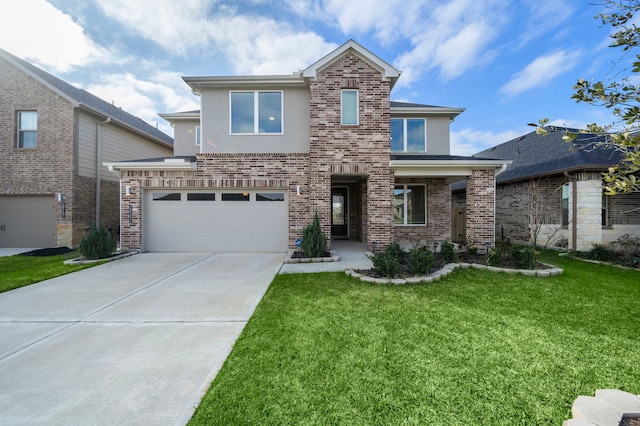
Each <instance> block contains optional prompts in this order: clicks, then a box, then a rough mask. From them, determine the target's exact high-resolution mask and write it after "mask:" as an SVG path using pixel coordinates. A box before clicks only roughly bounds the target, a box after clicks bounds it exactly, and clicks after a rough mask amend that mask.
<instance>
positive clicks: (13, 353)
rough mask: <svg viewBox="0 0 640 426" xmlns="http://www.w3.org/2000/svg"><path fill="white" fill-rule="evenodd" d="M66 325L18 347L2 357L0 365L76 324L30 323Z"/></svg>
mask: <svg viewBox="0 0 640 426" xmlns="http://www.w3.org/2000/svg"><path fill="white" fill-rule="evenodd" d="M52 323H53V324H67V326H66V327H61V328H57V329H55V330H53V331H52V332H51V333H49V334H47V335H44V336H39V337H38V338H37V339H33V340H31V341H29V342H27V343H25V344H24V345H23V346H20V347H19V348H16V349H15V350H14V351H13V352H10V353H8V354H6V355H4V356H2V358H0V363H2V362H4V361H6V360H8V359H10V358H13V357H14V356H16V355H17V354H19V353H20V352H23V351H25V350H27V349H29V348H31V347H32V346H35V345H37V344H39V343H41V342H43V341H45V340H48V339H50V338H52V337H53V336H56V335H58V334H60V333H62V332H63V331H65V330H68V329H69V328H71V327H73V326H74V325H75V324H76V323H75V322H60V323H57V322H48V323H41V322H37V323H31V324H52Z"/></svg>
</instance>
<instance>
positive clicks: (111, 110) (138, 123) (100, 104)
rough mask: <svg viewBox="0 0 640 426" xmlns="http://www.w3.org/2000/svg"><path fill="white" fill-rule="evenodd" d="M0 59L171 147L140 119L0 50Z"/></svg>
mask: <svg viewBox="0 0 640 426" xmlns="http://www.w3.org/2000/svg"><path fill="white" fill-rule="evenodd" d="M0 57H4V58H6V59H8V60H9V61H11V62H13V63H14V64H15V63H17V64H18V65H19V66H21V67H22V68H24V69H26V70H27V71H28V72H30V73H32V74H34V75H36V76H37V77H38V78H40V79H42V80H44V81H45V82H46V83H48V84H49V85H51V86H53V87H54V88H55V89H56V90H58V91H59V92H61V93H63V94H64V95H66V96H67V97H69V98H71V99H73V100H74V101H76V102H78V103H79V104H82V105H86V106H87V107H89V108H91V109H94V110H96V111H98V112H100V113H102V114H104V115H106V116H107V117H111V118H112V119H113V120H115V121H118V122H120V123H122V124H124V125H126V126H128V127H131V128H133V129H135V130H137V131H139V132H142V133H146V134H147V135H149V136H151V137H152V138H154V139H157V140H159V141H162V142H164V143H166V144H169V145H173V138H172V137H171V136H169V135H167V134H166V133H164V132H161V131H160V130H158V129H156V128H155V127H154V126H152V125H150V124H149V123H147V122H145V121H144V120H142V119H141V118H138V117H135V116H133V115H131V114H129V113H128V112H126V111H124V110H122V109H120V108H118V107H116V106H115V105H112V104H110V103H108V102H105V101H104V100H102V99H100V98H98V97H97V96H95V95H92V94H91V93H89V92H87V91H86V90H83V89H78V88H77V87H74V86H72V85H70V84H69V83H67V82H65V81H62V80H60V79H59V78H57V77H54V76H53V75H51V74H49V73H47V72H45V71H43V70H41V69H40V68H38V67H36V66H34V65H32V64H30V63H29V62H26V61H24V60H22V59H20V58H18V57H17V56H14V55H12V54H11V53H9V52H7V51H5V50H3V49H0Z"/></svg>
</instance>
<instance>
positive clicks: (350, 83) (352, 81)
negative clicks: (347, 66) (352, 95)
mask: <svg viewBox="0 0 640 426" xmlns="http://www.w3.org/2000/svg"><path fill="white" fill-rule="evenodd" d="M342 87H343V88H345V89H356V88H357V87H358V79H357V78H343V79H342Z"/></svg>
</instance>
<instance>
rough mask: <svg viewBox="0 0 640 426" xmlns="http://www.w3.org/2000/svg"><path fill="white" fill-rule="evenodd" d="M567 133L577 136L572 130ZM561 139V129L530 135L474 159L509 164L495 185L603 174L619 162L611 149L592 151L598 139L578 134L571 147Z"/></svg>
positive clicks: (570, 144) (617, 152)
mask: <svg viewBox="0 0 640 426" xmlns="http://www.w3.org/2000/svg"><path fill="white" fill-rule="evenodd" d="M569 130H571V131H573V132H575V133H578V130H576V129H569ZM562 136H564V128H552V129H551V131H550V132H549V134H548V135H546V136H544V135H538V134H537V133H536V132H535V131H534V132H531V133H527V134H526V135H524V136H520V137H518V138H515V139H512V140H510V141H508V142H505V143H503V144H500V145H497V146H494V147H493V148H489V149H487V150H485V151H482V152H479V153H477V154H475V155H474V157H476V158H501V159H506V160H513V163H512V164H511V166H509V168H508V169H507V170H506V171H505V172H504V173H502V174H500V175H499V176H498V177H497V179H496V180H497V182H507V181H514V180H521V179H529V178H533V177H540V176H548V175H553V174H559V173H564V172H565V171H567V172H570V171H580V170H591V171H606V170H607V169H608V168H609V167H610V166H612V165H614V164H617V163H618V162H619V161H620V160H621V159H622V154H621V153H620V152H619V151H616V150H615V149H612V148H606V147H599V148H596V147H593V144H594V143H598V142H604V137H602V136H598V135H595V134H590V133H586V134H585V133H578V137H577V139H576V140H575V141H573V143H567V142H565V141H564V140H563V139H562ZM588 146H590V148H589V147H588Z"/></svg>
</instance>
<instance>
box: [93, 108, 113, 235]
mask: <svg viewBox="0 0 640 426" xmlns="http://www.w3.org/2000/svg"><path fill="white" fill-rule="evenodd" d="M109 123H111V117H107V119H106V120H104V121H99V122H98V123H97V124H96V222H95V224H96V227H98V226H100V201H101V196H100V184H101V182H102V176H101V171H102V168H101V163H102V126H103V125H105V124H109Z"/></svg>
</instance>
